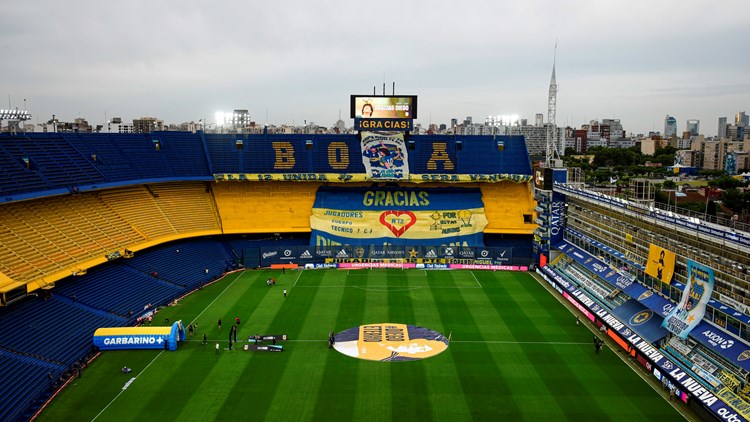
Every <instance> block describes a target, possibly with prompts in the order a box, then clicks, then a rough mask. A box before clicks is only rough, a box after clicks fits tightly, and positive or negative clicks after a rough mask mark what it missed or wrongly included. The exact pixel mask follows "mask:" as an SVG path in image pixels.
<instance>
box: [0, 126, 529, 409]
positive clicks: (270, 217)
mask: <svg viewBox="0 0 750 422" xmlns="http://www.w3.org/2000/svg"><path fill="white" fill-rule="evenodd" d="M499 138H503V148H504V150H503V151H501V149H500V148H499V145H500V144H499V143H498V139H499ZM414 140H416V142H414ZM457 140H460V141H461V142H462V143H463V147H462V148H457V147H456V141H457ZM239 141H241V142H239ZM308 141H311V142H312V148H310V147H309V143H308ZM409 142H410V151H411V152H410V154H409V164H410V166H411V169H412V172H413V173H414V174H417V175H418V174H427V173H431V174H433V175H439V174H440V173H443V172H446V171H450V172H457V171H461V172H466V173H477V172H490V173H492V174H493V175H501V174H505V175H509V176H513V175H516V176H521V179H519V180H522V181H521V183H515V182H511V181H497V180H493V183H488V184H485V183H471V184H463V186H470V187H477V186H480V187H481V189H482V193H483V197H484V200H485V207H486V208H485V212H486V214H487V217H488V220H489V226H488V228H487V233H486V236H485V240H486V242H487V244H488V245H489V246H502V247H511V248H513V259H514V261H517V262H522V263H523V264H524V265H525V264H526V263H527V262H528V259H529V256H530V255H531V242H530V237H531V236H530V235H531V231H532V230H533V228H534V226H535V225H534V224H533V220H532V218H531V217H532V214H533V209H534V205H533V201H532V198H531V194H530V191H529V187H528V182H527V180H528V178H529V176H530V174H531V168H530V165H529V162H528V159H527V154H526V147H525V144H524V142H523V139H521V138H519V139H518V140H515V139H514V138H513V139H511V138H508V137H497V138H496V137H490V136H485V137H445V136H442V137H441V136H420V137H415V138H414V139H412V140H410V141H409ZM412 146H413V148H412ZM359 149H360V143H359V138H358V137H357V136H354V135H307V134H290V135H269V136H266V135H225V134H211V135H207V134H203V133H202V132H199V133H187V132H155V133H151V134H96V133H29V134H24V135H23V136H13V135H10V134H7V133H1V134H0V202H3V204H2V206H0V257H2V259H0V289H2V291H3V294H7V292H8V291H11V290H12V291H13V293H14V295H13V301H14V302H15V303H12V304H11V305H10V306H4V307H2V308H0V364H2V365H3V367H4V372H3V374H1V375H0V397H3V400H2V405H0V420H16V419H28V416H29V413H28V411H29V409H32V408H33V407H34V406H35V403H36V400H37V399H39V398H40V397H42V396H44V395H45V394H48V391H47V390H49V388H50V378H49V376H48V375H49V374H50V373H52V379H54V381H53V382H52V384H55V383H56V381H57V379H59V377H60V375H62V374H63V373H65V372H67V371H70V369H71V368H72V367H74V365H75V364H76V362H78V361H80V360H81V359H84V358H86V357H87V356H88V355H89V353H91V351H92V349H91V333H92V332H93V330H94V329H95V328H99V327H106V326H121V325H128V324H132V323H134V322H135V321H137V318H138V317H139V315H143V312H144V309H143V308H144V306H145V305H146V304H152V305H153V306H154V307H158V306H161V305H165V304H167V303H169V302H171V301H172V300H173V299H174V298H176V297H180V296H182V295H184V294H187V293H189V292H190V291H191V290H192V289H196V288H200V286H201V285H203V284H204V283H206V282H210V281H212V280H215V279H216V278H218V277H220V276H221V275H222V274H224V273H226V272H227V271H229V270H232V269H234V268H237V265H238V264H237V262H238V260H240V259H242V258H243V257H244V256H245V251H246V250H247V249H251V248H255V249H259V247H260V246H261V245H262V246H266V245H269V244H270V245H274V246H276V247H283V246H307V245H309V244H310V239H309V237H310V236H309V233H310V214H311V208H312V205H313V203H314V201H315V194H316V191H317V189H318V187H320V186H322V185H323V183H321V182H306V183H293V182H265V181H264V182H261V181H253V182H252V183H249V182H247V183H240V182H224V181H220V182H216V181H215V180H221V177H220V176H221V173H258V174H261V173H276V174H277V175H278V174H279V173H298V174H305V173H311V172H328V173H334V174H336V173H338V174H339V175H341V176H346V174H347V173H364V164H363V162H362V156H361V151H360V150H359ZM443 152H450V153H451V154H452V156H451V157H448V156H445V155H442V154H443ZM449 161H450V162H449ZM215 175H216V177H215ZM256 177H257V176H256ZM493 177H494V176H493ZM285 180H286V179H285ZM345 180H348V179H346V178H345V177H342V178H341V179H340V180H339V181H345ZM495 182H496V183H495ZM373 185H374V184H373V183H369V182H368V183H360V184H356V183H350V184H348V185H347V186H373ZM421 186H425V187H439V186H445V184H441V183H436V182H435V183H433V182H431V183H424V184H422V185H421ZM275 233H281V234H282V235H279V236H277V235H275ZM225 234H236V235H238V236H237V238H233V239H231V240H227V239H225V238H220V237H218V236H219V235H225ZM239 235H243V236H248V237H249V238H244V237H243V238H239ZM269 235H272V236H273V237H271V238H269V237H268V236H269ZM206 236H217V237H216V238H206ZM187 238H191V239H192V238H196V239H192V240H183V239H187ZM126 250H129V251H132V252H135V255H134V257H132V258H130V259H123V258H122V256H123V255H125V254H126V253H125V251H126ZM178 250H179V252H177V251H178ZM128 255H130V254H128ZM206 270H208V271H206ZM72 275H75V277H72ZM28 294H31V296H27V295H28ZM5 297H6V296H4V298H5ZM3 304H6V305H7V303H5V302H4V303H3ZM130 311H134V312H133V313H134V315H131V314H130ZM139 311H140V312H139ZM63 332H64V333H66V334H65V335H64V336H63V335H60V333H63ZM40 339H51V340H50V341H40ZM52 340H54V341H52ZM6 380H14V381H16V382H15V383H14V384H13V386H12V387H10V388H12V393H11V392H9V393H8V394H6V391H9V390H6V389H5V388H8V387H7V386H8V385H10V384H9V383H8V382H6ZM19 380H20V381H19ZM22 414H23V415H25V416H22Z"/></svg>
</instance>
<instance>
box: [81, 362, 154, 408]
mask: <svg viewBox="0 0 750 422" xmlns="http://www.w3.org/2000/svg"><path fill="white" fill-rule="evenodd" d="M162 353H164V350H162V351H161V352H159V354H158V355H156V357H154V358H153V359H152V360H151V362H149V364H148V365H146V367H145V368H143V371H141V373H140V374H138V375H136V376H135V377H133V382H135V380H137V379H138V377H140V376H141V375H143V373H144V372H146V369H148V367H149V366H151V364H152V363H154V362H156V359H159V356H161V354H162ZM130 384H131V385H132V384H133V383H132V382H131V383H130ZM124 392H125V389H124V388H123V389H122V390H120V392H119V393H117V395H116V396H115V398H113V399H112V401H110V402H109V403H108V404H107V405H106V406H104V409H102V411H101V412H99V413H98V414H97V415H96V416H94V419H91V422H94V421H95V420H96V419H97V418H98V417H99V416H101V415H102V413H104V412H105V411H106V410H107V409H108V408H109V406H111V405H112V403H114V402H115V400H117V399H118V398H119V397H120V395H122V393H124Z"/></svg>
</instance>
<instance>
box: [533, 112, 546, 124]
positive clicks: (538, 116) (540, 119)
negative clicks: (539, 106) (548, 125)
mask: <svg viewBox="0 0 750 422" xmlns="http://www.w3.org/2000/svg"><path fill="white" fill-rule="evenodd" d="M543 124H544V114H542V113H537V114H536V118H535V119H534V126H541V125H543Z"/></svg>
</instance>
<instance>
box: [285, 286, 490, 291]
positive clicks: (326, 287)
mask: <svg viewBox="0 0 750 422" xmlns="http://www.w3.org/2000/svg"><path fill="white" fill-rule="evenodd" d="M299 287H300V288H303V287H306V288H308V289H345V288H349V289H363V290H367V289H371V288H379V289H407V290H416V289H425V288H426V289H481V287H460V286H411V287H406V286H367V287H365V286H299Z"/></svg>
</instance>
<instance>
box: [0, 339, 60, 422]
mask: <svg viewBox="0 0 750 422" xmlns="http://www.w3.org/2000/svg"><path fill="white" fill-rule="evenodd" d="M0 367H2V368H3V370H2V371H0V397H2V400H0V419H2V420H4V421H12V420H16V419H18V418H19V417H20V416H21V413H22V411H24V410H25V409H27V408H29V407H30V406H32V405H33V404H34V403H37V405H38V403H39V399H37V398H36V397H39V396H40V395H42V394H43V393H45V392H49V391H51V390H52V389H53V388H55V387H56V386H57V385H58V381H59V379H60V377H61V376H62V374H63V372H65V369H66V368H65V366H64V365H61V364H57V363H53V362H47V361H43V360H39V359H35V358H32V357H29V356H21V355H18V354H15V353H12V352H8V351H5V350H2V349H0Z"/></svg>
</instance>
